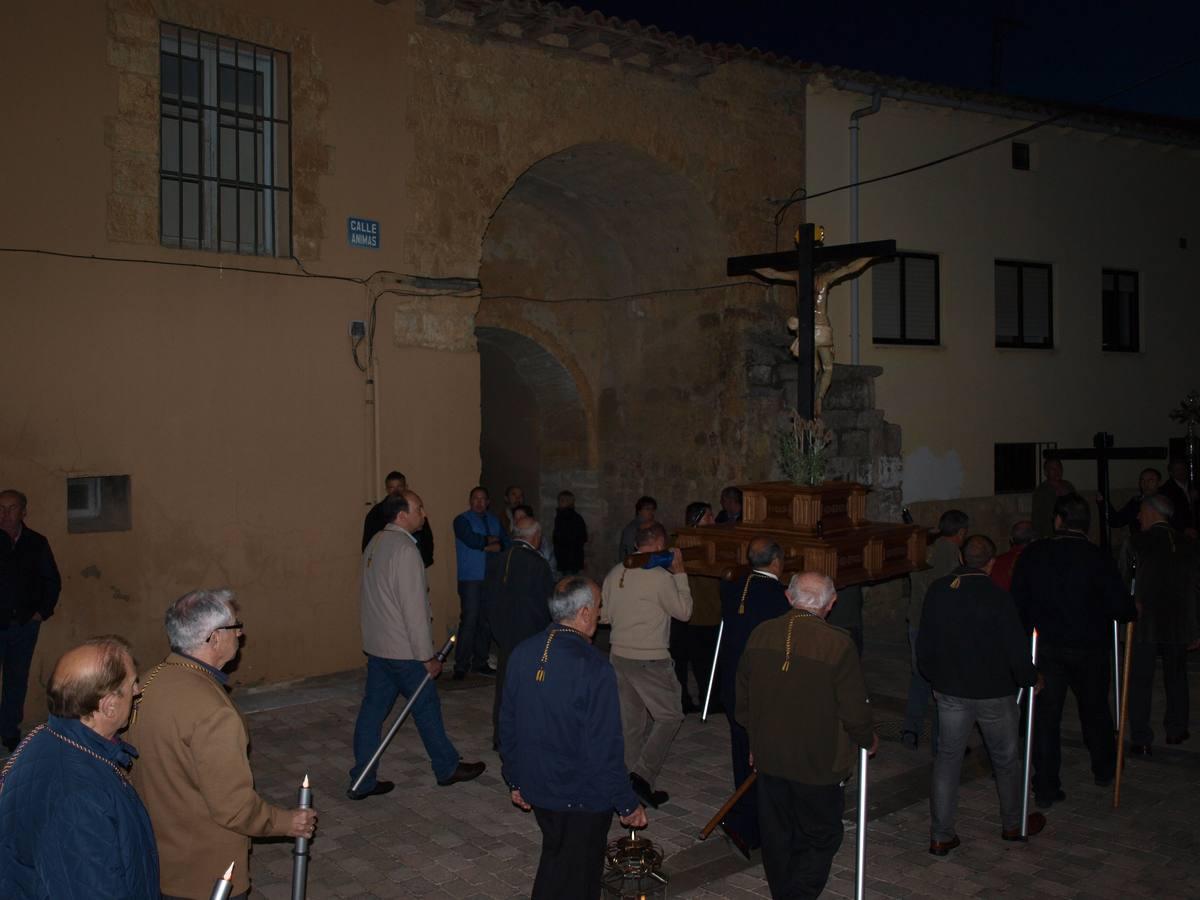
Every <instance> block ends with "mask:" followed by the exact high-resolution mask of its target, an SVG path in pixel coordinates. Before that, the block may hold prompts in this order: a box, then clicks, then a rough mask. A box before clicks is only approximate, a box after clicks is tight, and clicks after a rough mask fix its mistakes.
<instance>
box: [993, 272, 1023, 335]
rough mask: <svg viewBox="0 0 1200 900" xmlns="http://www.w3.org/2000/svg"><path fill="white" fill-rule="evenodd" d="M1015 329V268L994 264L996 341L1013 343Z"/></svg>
mask: <svg viewBox="0 0 1200 900" xmlns="http://www.w3.org/2000/svg"><path fill="white" fill-rule="evenodd" d="M1019 335H1020V330H1019V329H1018V327H1017V267H1016V266H1007V265H1002V264H1000V263H997V264H996V340H997V341H1000V342H1001V343H1013V342H1015V341H1016V340H1017V338H1018V336H1019Z"/></svg>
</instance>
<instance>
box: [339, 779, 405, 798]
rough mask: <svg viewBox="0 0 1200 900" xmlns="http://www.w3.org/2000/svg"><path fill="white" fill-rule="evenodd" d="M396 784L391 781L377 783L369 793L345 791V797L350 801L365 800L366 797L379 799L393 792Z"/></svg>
mask: <svg viewBox="0 0 1200 900" xmlns="http://www.w3.org/2000/svg"><path fill="white" fill-rule="evenodd" d="M395 788H396V784H395V782H392V781H377V782H375V787H373V788H371V789H370V790H369V791H354V790H349V791H346V796H347V797H348V798H349V799H351V800H366V799H367V798H368V797H379V796H382V795H383V794H390V793H391V792H392V791H393V790H395Z"/></svg>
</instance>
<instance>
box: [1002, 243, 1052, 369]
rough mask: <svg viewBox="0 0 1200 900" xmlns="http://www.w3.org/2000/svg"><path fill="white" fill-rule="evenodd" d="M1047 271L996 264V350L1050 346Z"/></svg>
mask: <svg viewBox="0 0 1200 900" xmlns="http://www.w3.org/2000/svg"><path fill="white" fill-rule="evenodd" d="M1051 274H1052V272H1051V268H1050V266H1048V265H1046V264H1045V263H1019V262H1002V261H1000V260H996V346H997V347H1031V348H1037V349H1048V348H1050V347H1053V346H1054V324H1053V319H1054V315H1053V314H1054V306H1053V302H1052V296H1051Z"/></svg>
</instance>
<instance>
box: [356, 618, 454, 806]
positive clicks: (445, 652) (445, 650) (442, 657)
mask: <svg viewBox="0 0 1200 900" xmlns="http://www.w3.org/2000/svg"><path fill="white" fill-rule="evenodd" d="M456 639H457V635H453V634H452V635H450V637H449V638H448V639H447V640H446V643H445V644H444V645H443V646H442V649H441V650H439V651H438V652H437V653H436V654H435V655H434V657H433V658H434V659H436V660H437V661H438V662H440V663H444V662H445V661H446V657H447V656H449V655H450V650H451V648H453V647H454V641H455V640H456ZM430 680H431V676H430V675H429V673H428V672H426V673H425V677H424V678H422V679H421V683H420V684H418V685H417V689H416V690H415V691H413V693H412V696H411V697H409V698H408V702H407V703H406V704H404V709H402V710H400V715H398V716H396V721H395V722H393V723H392V727H391V728H389V729H388V733H387V734H385V735H384V736H383V740H382V741H380V742H379V746H378V747H376V748H375V752H374V753H372V754H371V758H370V759H369V760H367V764H366V765H365V766H363V770H362V771H361V772H359V773H358V777H357V778H355V779H354V784H352V785H350V790H351V791H357V790H358V788H359V786H360V785H361V784H362V783H363V781H364V780H366V777H367V775H369V774H370V773H371V771H372V770H373V769H374V768H375V766H376V765H378V764H379V758H380V757H381V756H383V751H384V750H386V749H387V748H388V744H390V743H391V742H392V738H394V737H395V736H396V732H397V731H399V730H400V726H401V725H403V724H404V720H405V719H406V718H408V714H409V712H410V711H411V710H412V708H413V704H414V703H416V702H417V698H418V697H420V696H421V691H423V690H425V685H427V684H429V682H430Z"/></svg>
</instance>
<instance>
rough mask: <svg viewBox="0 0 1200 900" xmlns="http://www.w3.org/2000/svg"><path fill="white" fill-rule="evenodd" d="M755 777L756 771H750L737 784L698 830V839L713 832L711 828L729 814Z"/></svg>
mask: <svg viewBox="0 0 1200 900" xmlns="http://www.w3.org/2000/svg"><path fill="white" fill-rule="evenodd" d="M756 778H758V773H757V772H751V773H750V777H749V778H747V779H746V780H745V781H743V782H742V783H741V786H739V787H738V789H737V790H736V791H734V792H733V796H732V797H730V798H729V799H728V800H726V801H725V805H724V806H722V807H721V808H720V809H718V810H717V814H716V815H715V816H713V817H712V818H711V819H709V820H708V824H707V825H705V826H704V828H702V829H701V830H700V840H702V841H703V840H705V839H706V838H707V837H708V836H709V835H710V834H712V833H713V829H714V828H716V827H717V826H718V825H720V824H721V820H722V819H723V818H725V816H727V815H728V814H729V811H730V810H731V809H733V808H734V806H736V805H737V802H738V801H739V800H741V799H742V797H744V796H746V791H748V790H750V788H752V787H753V786H754V780H755V779H756Z"/></svg>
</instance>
